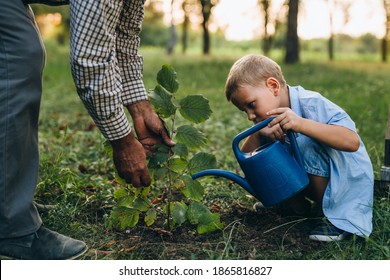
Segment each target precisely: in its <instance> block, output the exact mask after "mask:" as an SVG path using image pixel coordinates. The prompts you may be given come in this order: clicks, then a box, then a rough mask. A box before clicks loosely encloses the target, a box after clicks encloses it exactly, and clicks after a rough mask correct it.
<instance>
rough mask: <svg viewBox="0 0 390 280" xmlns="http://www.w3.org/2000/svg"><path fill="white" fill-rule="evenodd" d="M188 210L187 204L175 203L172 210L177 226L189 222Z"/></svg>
mask: <svg viewBox="0 0 390 280" xmlns="http://www.w3.org/2000/svg"><path fill="white" fill-rule="evenodd" d="M187 208H188V207H187V205H185V203H183V202H178V201H175V202H174V203H173V205H172V210H171V211H172V219H173V221H174V222H175V223H176V224H178V225H181V224H183V223H184V222H185V221H186V220H187V216H186V213H187Z"/></svg>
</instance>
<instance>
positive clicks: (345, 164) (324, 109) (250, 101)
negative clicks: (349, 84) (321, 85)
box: [225, 55, 374, 241]
mask: <svg viewBox="0 0 390 280" xmlns="http://www.w3.org/2000/svg"><path fill="white" fill-rule="evenodd" d="M225 92H226V97H227V99H228V101H231V102H232V103H233V104H234V105H235V106H236V107H237V108H238V109H239V110H241V111H244V112H245V113H246V114H247V116H248V119H249V120H250V121H253V122H254V123H258V122H260V121H262V120H264V119H267V118H269V117H271V116H274V117H275V119H274V120H272V121H271V122H270V123H269V125H268V127H267V128H264V129H262V130H260V131H259V132H258V133H255V134H252V135H251V136H250V137H248V138H247V139H246V141H245V143H244V144H243V146H242V148H241V149H242V150H243V151H244V152H250V151H252V150H254V149H256V148H257V147H259V146H260V145H261V144H264V141H272V140H280V141H281V142H284V141H285V138H286V137H285V133H286V131H287V130H293V131H294V132H295V133H296V136H297V137H296V139H297V143H298V146H299V148H300V151H301V153H302V157H303V160H304V167H305V170H306V172H307V173H308V176H309V185H308V186H307V187H306V189H305V190H304V191H303V192H301V193H299V194H298V195H296V196H294V197H293V198H291V199H289V200H287V201H286V202H285V203H284V204H287V205H288V207H289V208H291V209H292V210H294V211H295V212H296V213H305V211H306V210H307V208H308V204H309V201H308V200H307V199H306V198H309V199H311V200H312V201H314V202H316V203H317V205H318V206H319V208H320V212H321V214H322V215H324V216H325V217H326V219H322V220H321V223H320V224H319V225H317V226H316V227H315V228H314V230H312V232H311V233H310V235H309V238H310V239H312V240H318V241H337V240H342V239H344V238H345V237H347V236H348V235H350V234H356V235H358V236H363V237H367V236H369V235H370V234H371V231H372V210H373V185H374V184H373V181H374V179H373V169H372V165H371V161H370V158H369V157H368V154H367V151H366V149H365V147H364V144H363V142H362V140H361V139H360V137H359V135H358V134H357V132H356V127H355V124H354V122H353V121H352V119H351V118H350V117H349V116H348V114H347V113H346V112H345V111H344V110H343V109H341V108H340V107H339V106H337V105H336V104H334V103H332V102H331V101H329V100H328V99H326V98H325V97H323V96H322V95H320V94H319V93H317V92H313V91H309V90H305V89H304V88H302V87H300V86H294V87H292V86H289V85H287V84H286V81H285V79H284V77H283V73H282V70H281V68H280V66H279V65H278V64H277V63H275V62H274V61H273V60H271V59H269V58H267V57H265V56H261V55H247V56H244V57H243V58H241V59H239V60H238V61H237V62H235V63H234V65H233V66H232V68H231V69H230V72H229V75H228V78H227V81H226V87H225Z"/></svg>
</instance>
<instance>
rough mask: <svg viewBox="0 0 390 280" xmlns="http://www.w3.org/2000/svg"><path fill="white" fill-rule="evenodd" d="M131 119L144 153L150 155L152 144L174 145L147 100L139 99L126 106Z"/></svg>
mask: <svg viewBox="0 0 390 280" xmlns="http://www.w3.org/2000/svg"><path fill="white" fill-rule="evenodd" d="M127 109H128V110H129V112H130V115H131V117H132V119H133V124H134V129H135V132H136V133H137V136H138V140H139V142H141V144H142V145H143V147H144V149H145V152H146V155H147V156H151V155H152V153H153V152H154V150H155V148H154V145H156V144H158V143H164V144H165V145H167V146H169V147H172V146H174V145H175V142H173V141H172V140H171V139H170V138H169V136H168V132H167V130H166V128H165V126H164V123H163V121H162V120H161V119H160V118H159V117H158V115H157V114H156V113H155V112H154V111H153V109H152V107H151V106H150V103H149V102H148V101H141V102H137V103H134V104H132V105H129V106H127Z"/></svg>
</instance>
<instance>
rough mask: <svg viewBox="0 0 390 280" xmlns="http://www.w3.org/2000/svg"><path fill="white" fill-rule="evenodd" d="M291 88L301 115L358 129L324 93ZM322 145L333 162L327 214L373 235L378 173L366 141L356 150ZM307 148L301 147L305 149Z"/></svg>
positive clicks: (293, 106) (338, 223) (294, 106)
mask: <svg viewBox="0 0 390 280" xmlns="http://www.w3.org/2000/svg"><path fill="white" fill-rule="evenodd" d="M288 89H289V95H290V105H291V109H292V110H293V111H294V112H295V113H296V114H297V115H299V116H301V117H303V118H306V119H311V120H314V121H316V122H319V123H325V124H332V125H340V126H343V127H346V128H348V129H350V130H353V131H355V132H356V126H355V123H354V122H353V121H352V119H351V118H350V117H349V115H348V114H347V113H346V112H345V111H344V110H343V109H342V108H340V107H339V106H338V105H336V104H334V103H333V102H331V101H329V100H328V99H326V98H325V97H323V96H322V95H321V94H319V93H317V92H313V91H310V90H305V89H304V88H302V87H301V86H294V87H291V86H288ZM359 139H360V136H359ZM313 141H314V140H313ZM299 142H300V141H298V145H299ZM322 146H323V148H324V150H325V151H326V154H327V156H328V157H329V165H330V166H329V173H330V174H329V177H330V178H329V183H328V186H327V188H326V191H325V194H324V199H323V203H322V207H323V211H324V214H325V216H326V217H327V218H328V219H329V221H330V222H331V223H332V224H333V225H335V226H336V227H338V228H340V229H343V230H345V231H348V232H351V233H354V234H357V235H359V236H369V235H370V234H371V232H372V210H373V190H374V174H373V168H372V164H371V160H370V158H369V156H368V153H367V150H366V148H365V146H364V144H363V142H362V140H361V139H360V147H359V149H358V150H357V151H356V152H343V151H338V150H335V149H333V148H330V147H328V146H325V145H322ZM304 148H305V147H303V146H300V149H301V150H302V149H304Z"/></svg>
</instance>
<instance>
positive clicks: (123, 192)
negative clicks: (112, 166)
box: [114, 188, 129, 200]
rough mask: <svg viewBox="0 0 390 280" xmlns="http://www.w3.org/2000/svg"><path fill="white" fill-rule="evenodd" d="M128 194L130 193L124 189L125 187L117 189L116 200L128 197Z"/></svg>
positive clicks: (115, 192)
mask: <svg viewBox="0 0 390 280" xmlns="http://www.w3.org/2000/svg"><path fill="white" fill-rule="evenodd" d="M128 195H129V193H128V192H127V190H126V189H123V188H121V189H117V190H115V191H114V198H115V200H118V199H121V198H123V197H126V196H128Z"/></svg>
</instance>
